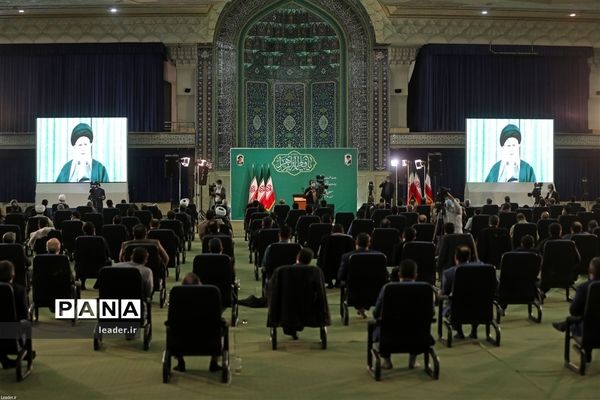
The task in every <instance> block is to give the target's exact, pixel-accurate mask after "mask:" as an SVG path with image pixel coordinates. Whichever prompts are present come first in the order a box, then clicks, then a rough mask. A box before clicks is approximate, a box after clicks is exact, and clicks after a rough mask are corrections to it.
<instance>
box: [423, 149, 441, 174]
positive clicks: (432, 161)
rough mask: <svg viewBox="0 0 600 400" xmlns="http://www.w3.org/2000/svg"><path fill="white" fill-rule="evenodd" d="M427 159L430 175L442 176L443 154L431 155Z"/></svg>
mask: <svg viewBox="0 0 600 400" xmlns="http://www.w3.org/2000/svg"><path fill="white" fill-rule="evenodd" d="M427 158H428V160H427V165H428V166H429V170H428V172H429V175H430V176H440V175H441V174H442V153H429V154H428V155H427Z"/></svg>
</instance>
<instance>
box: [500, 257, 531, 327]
mask: <svg viewBox="0 0 600 400" xmlns="http://www.w3.org/2000/svg"><path fill="white" fill-rule="evenodd" d="M541 263H542V258H541V257H540V255H539V254H537V253H533V252H527V251H510V252H508V253H505V254H504V255H503V256H502V262H501V268H500V283H499V285H498V296H497V298H496V300H497V302H498V304H499V305H500V306H501V307H502V308H506V307H507V306H508V305H510V304H527V311H528V316H529V319H530V320H532V321H534V322H537V323H540V322H542V293H541V291H540V289H539V288H538V286H537V277H538V274H539V273H540V266H541ZM534 307H535V309H536V310H537V316H534V315H533V312H532V311H533V308H534ZM501 315H502V313H498V314H497V316H496V322H497V323H500V318H501Z"/></svg>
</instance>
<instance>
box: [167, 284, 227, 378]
mask: <svg viewBox="0 0 600 400" xmlns="http://www.w3.org/2000/svg"><path fill="white" fill-rule="evenodd" d="M222 312H223V311H222V308H221V294H220V293H219V289H218V288H217V287H215V286H212V285H187V286H176V287H174V288H173V289H171V293H170V294H169V311H168V314H167V321H165V325H166V327H167V332H166V339H167V340H166V347H165V351H164V353H163V358H162V370H163V383H169V380H170V379H171V375H172V369H171V357H183V356H213V355H217V354H218V355H220V356H221V366H222V370H221V382H223V383H227V382H228V381H229V378H230V367H229V328H228V327H227V324H226V323H225V321H224V320H223V319H222V318H221V314H222Z"/></svg>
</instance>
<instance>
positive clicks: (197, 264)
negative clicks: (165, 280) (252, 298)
mask: <svg viewBox="0 0 600 400" xmlns="http://www.w3.org/2000/svg"><path fill="white" fill-rule="evenodd" d="M193 272H194V273H195V274H196V275H198V277H199V278H200V282H202V284H203V285H214V286H216V287H218V288H219V291H220V292H221V305H222V307H223V309H225V308H231V326H236V324H237V319H238V287H237V284H236V282H235V272H234V269H233V261H232V259H231V257H229V256H228V255H226V254H198V255H197V256H196V257H194V267H193Z"/></svg>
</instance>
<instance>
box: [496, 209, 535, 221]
mask: <svg viewBox="0 0 600 400" xmlns="http://www.w3.org/2000/svg"><path fill="white" fill-rule="evenodd" d="M515 214H523V215H524V216H525V220H526V221H527V222H533V210H532V209H531V208H517V210H516V211H515ZM500 215H502V213H500ZM500 218H502V217H500ZM515 222H516V221H515Z"/></svg>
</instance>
